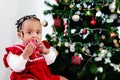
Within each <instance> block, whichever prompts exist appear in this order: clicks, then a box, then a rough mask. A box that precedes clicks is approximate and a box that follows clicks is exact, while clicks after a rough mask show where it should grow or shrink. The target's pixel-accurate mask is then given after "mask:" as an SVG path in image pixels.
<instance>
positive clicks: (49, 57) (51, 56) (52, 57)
mask: <svg viewBox="0 0 120 80" xmlns="http://www.w3.org/2000/svg"><path fill="white" fill-rule="evenodd" d="M43 56H44V57H45V61H46V63H47V65H50V64H52V63H54V61H55V59H56V56H57V52H56V50H55V49H54V48H53V47H51V48H50V52H49V53H48V54H47V55H45V54H43Z"/></svg>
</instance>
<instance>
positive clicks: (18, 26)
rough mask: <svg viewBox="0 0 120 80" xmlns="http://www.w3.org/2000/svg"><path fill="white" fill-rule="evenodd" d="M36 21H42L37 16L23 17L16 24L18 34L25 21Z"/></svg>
mask: <svg viewBox="0 0 120 80" xmlns="http://www.w3.org/2000/svg"><path fill="white" fill-rule="evenodd" d="M32 18H33V19H36V20H38V21H40V19H39V18H37V17H36V15H26V16H23V17H21V18H20V19H19V20H17V22H16V24H15V25H17V32H19V31H20V30H21V28H22V24H23V22H24V21H26V20H28V19H32Z"/></svg>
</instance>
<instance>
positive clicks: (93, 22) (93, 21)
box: [90, 17, 96, 25]
mask: <svg viewBox="0 0 120 80" xmlns="http://www.w3.org/2000/svg"><path fill="white" fill-rule="evenodd" d="M90 23H91V24H92V25H95V24H96V20H95V19H94V17H93V18H92V21H91V22H90Z"/></svg>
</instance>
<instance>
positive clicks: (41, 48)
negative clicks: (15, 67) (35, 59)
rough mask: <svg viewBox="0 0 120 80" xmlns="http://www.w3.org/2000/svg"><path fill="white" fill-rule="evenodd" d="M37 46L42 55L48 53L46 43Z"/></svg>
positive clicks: (39, 43)
mask: <svg viewBox="0 0 120 80" xmlns="http://www.w3.org/2000/svg"><path fill="white" fill-rule="evenodd" d="M38 45H39V49H40V50H41V51H42V53H44V54H48V53H49V52H50V51H49V48H50V46H49V45H48V42H46V41H42V42H38Z"/></svg>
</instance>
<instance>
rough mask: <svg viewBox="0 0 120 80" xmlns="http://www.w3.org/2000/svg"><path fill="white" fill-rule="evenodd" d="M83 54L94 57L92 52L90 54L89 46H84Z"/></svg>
mask: <svg viewBox="0 0 120 80" xmlns="http://www.w3.org/2000/svg"><path fill="white" fill-rule="evenodd" d="M82 52H83V53H84V54H85V55H87V56H92V55H91V52H90V50H89V48H88V46H84V47H83V48H82Z"/></svg>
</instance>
